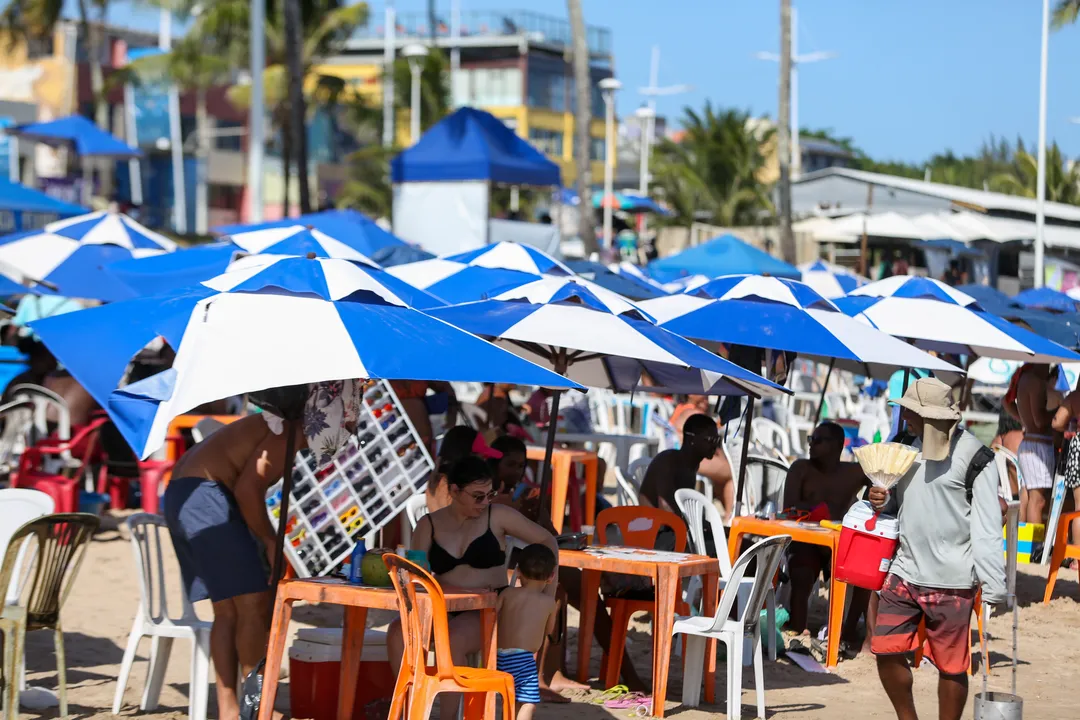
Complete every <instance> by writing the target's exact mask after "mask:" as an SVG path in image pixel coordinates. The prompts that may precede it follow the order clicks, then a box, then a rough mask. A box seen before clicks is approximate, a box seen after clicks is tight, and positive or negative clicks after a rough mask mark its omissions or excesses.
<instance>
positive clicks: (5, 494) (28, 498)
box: [0, 488, 55, 605]
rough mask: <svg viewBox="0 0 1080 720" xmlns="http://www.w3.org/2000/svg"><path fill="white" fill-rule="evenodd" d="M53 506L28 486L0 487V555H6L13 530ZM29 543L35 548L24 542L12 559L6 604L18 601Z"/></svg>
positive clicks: (49, 500)
mask: <svg viewBox="0 0 1080 720" xmlns="http://www.w3.org/2000/svg"><path fill="white" fill-rule="evenodd" d="M54 509H55V503H54V502H53V499H52V498H51V497H49V496H48V495H46V494H45V493H43V492H41V491H40V490H29V489H27V488H5V489H3V490H0V558H2V557H4V556H5V555H6V554H7V548H8V544H9V543H10V542H11V537H12V535H14V534H15V531H16V530H18V529H19V528H21V527H22V526H23V525H25V524H26V523H28V522H30V521H31V520H36V519H37V518H39V517H42V516H44V515H51V514H52V513H53V510H54ZM31 546H33V547H36V543H23V545H22V548H20V550H19V556H18V558H17V559H16V560H15V571H14V572H13V573H12V575H11V584H10V586H8V588H7V594H6V596H5V602H6V603H7V604H9V605H11V604H14V603H17V602H18V601H19V595H20V594H21V590H22V581H23V580H24V579H25V578H23V577H22V567H23V562H24V561H26V559H27V558H26V553H27V552H28V550H27V548H29V547H31ZM31 564H32V563H31Z"/></svg>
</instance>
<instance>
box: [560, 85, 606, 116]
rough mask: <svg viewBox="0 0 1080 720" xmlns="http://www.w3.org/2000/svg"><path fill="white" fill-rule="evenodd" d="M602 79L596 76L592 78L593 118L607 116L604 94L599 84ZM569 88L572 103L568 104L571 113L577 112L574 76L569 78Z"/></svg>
mask: <svg viewBox="0 0 1080 720" xmlns="http://www.w3.org/2000/svg"><path fill="white" fill-rule="evenodd" d="M605 77H606V76H605ZM601 79H602V78H601V77H598V76H596V75H593V76H592V93H591V96H592V114H593V117H597V118H602V117H604V114H605V108H604V93H602V92H601V91H600V85H599V84H598V83H599V82H600V80H601ZM566 84H567V88H568V89H569V95H570V102H569V103H568V105H569V107H570V111H571V112H575V108H577V90H576V88H577V83H576V82H575V81H574V78H573V76H570V77H568V78H567V83H566Z"/></svg>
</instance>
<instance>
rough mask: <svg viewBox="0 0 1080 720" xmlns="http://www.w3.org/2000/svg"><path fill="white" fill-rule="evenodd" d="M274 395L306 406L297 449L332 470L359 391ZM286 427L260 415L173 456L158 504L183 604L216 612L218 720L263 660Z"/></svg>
mask: <svg viewBox="0 0 1080 720" xmlns="http://www.w3.org/2000/svg"><path fill="white" fill-rule="evenodd" d="M273 392H278V391H270V393H273ZM270 393H268V394H270ZM281 393H282V395H283V396H284V395H285V394H293V395H294V396H295V397H296V398H298V400H297V402H303V404H304V405H303V422H301V423H298V424H297V426H296V428H297V430H296V437H295V438H294V441H295V446H296V447H297V448H300V447H304V446H305V445H306V447H307V448H308V449H310V450H311V452H312V453H314V455H315V459H316V463H317V465H318V466H319V467H321V466H323V465H325V464H326V463H328V462H330V459H331V458H332V457H333V456H334V455H336V454H337V453H338V452H339V451H340V450H341V449H342V448H343V447H344V445H345V443H346V442H347V441H348V439H349V436H350V434H351V433H352V432H354V431H355V429H356V423H357V417H358V411H359V407H360V401H361V400H360V398H361V395H362V385H361V382H360V381H358V380H357V381H353V380H345V381H340V380H339V381H334V382H325V383H317V384H313V385H309V386H297V387H296V388H283V389H281ZM286 427H288V426H287V425H286V423H285V422H284V421H283V420H282V419H281V418H280V417H278V416H277V415H275V414H273V413H272V412H269V411H265V410H264V411H263V412H261V413H257V414H253V415H249V416H247V417H243V418H240V419H239V420H237V421H235V422H232V423H229V424H228V425H225V426H224V427H222V428H221V429H220V430H217V431H215V432H214V433H213V434H211V435H210V436H209V437H207V438H206V439H205V440H203V441H202V442H200V443H198V444H196V445H195V446H194V447H193V448H191V449H190V450H188V451H187V452H186V453H184V454H183V455H182V456H181V457H180V460H179V461H177V463H176V466H175V467H174V468H173V472H172V479H171V480H170V481H169V484H168V486H167V487H166V489H165V495H164V498H163V504H164V514H165V522H166V524H167V525H168V528H169V535H170V536H171V537H172V542H173V549H174V550H175V551H176V558H177V560H178V561H179V565H180V573H181V575H182V577H183V582H184V587H185V589H186V590H187V594H188V597H189V598H190V599H191V601H192V602H197V601H199V600H206V599H209V600H210V602H211V604H212V606H213V609H214V624H213V626H212V628H211V630H210V657H211V658H212V659H213V661H214V671H215V672H216V673H217V684H216V688H217V699H218V714H219V717H220V718H223V720H235V719H236V718H238V717H239V715H240V706H239V703H238V700H237V696H236V686H237V680H238V678H237V675H236V668H237V664H239V665H240V671H241V673H243V677H246V676H247V675H248V673H250V672H251V671H252V669H253V668H254V667H255V666H256V665H257V664H258V663H259V661H260V660H262V659H263V658H264V657H266V644H267V640H268V637H269V633H270V607H271V604H270V585H269V580H270V572H271V568H272V567H273V561H274V557H273V554H274V547H275V543H276V539H277V532H276V531H275V529H274V526H273V525H272V524H271V522H270V518H269V515H268V514H267V512H266V492H267V489H268V488H269V487H270V486H271V485H273V484H274V483H276V482H277V481H278V480H280V479H281V477H282V474H283V473H284V470H285V451H286V445H287V440H288V438H287V437H286Z"/></svg>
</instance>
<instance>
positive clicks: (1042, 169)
mask: <svg viewBox="0 0 1080 720" xmlns="http://www.w3.org/2000/svg"><path fill="white" fill-rule="evenodd" d="M1049 45H1050V0H1043V12H1042V52H1041V55H1040V57H1039V156H1038V165H1037V167H1036V170H1035V287H1037V288H1040V287H1042V286H1043V285H1045V284H1046V272H1045V270H1044V264H1045V259H1044V254H1043V253H1044V248H1045V242H1046V238H1045V230H1044V227H1045V224H1046V62H1047V58H1046V56H1047V54H1048V49H1049Z"/></svg>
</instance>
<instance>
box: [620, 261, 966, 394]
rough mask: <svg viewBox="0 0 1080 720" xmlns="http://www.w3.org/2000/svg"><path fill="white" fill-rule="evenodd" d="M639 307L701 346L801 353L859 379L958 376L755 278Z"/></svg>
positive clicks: (795, 291)
mask: <svg viewBox="0 0 1080 720" xmlns="http://www.w3.org/2000/svg"><path fill="white" fill-rule="evenodd" d="M641 307H642V308H644V309H645V310H646V311H648V312H649V313H650V314H651V315H652V316H653V317H655V318H656V319H657V322H659V323H660V326H661V327H663V328H666V329H667V330H671V331H672V332H676V333H679V334H680V335H683V336H684V337H688V338H692V339H694V340H697V341H702V342H705V343H707V344H706V347H708V346H709V345H708V343H722V344H732V345H745V346H748V347H757V348H765V349H768V350H785V351H788V352H795V353H799V354H800V355H803V356H806V357H809V358H811V359H814V360H819V361H824V362H829V361H835V366H836V367H839V368H841V369H844V370H850V371H852V372H855V373H858V374H860V375H869V376H871V377H888V376H889V375H890V374H891V373H893V372H895V371H896V370H897V369H898V368H922V369H926V370H934V371H938V372H954V373H955V372H960V369H959V368H957V367H955V366H953V365H950V364H949V363H947V362H944V361H942V360H938V359H937V358H934V357H931V356H930V355H927V354H926V353H925V352H922V351H921V350H918V349H916V348H913V347H911V346H910V345H908V344H906V343H904V342H901V341H900V340H897V339H896V338H893V337H889V336H888V335H886V334H885V333H882V332H880V331H878V330H875V329H873V328H872V327H868V326H867V325H866V324H864V323H861V322H859V321H857V320H854V319H852V318H850V317H848V316H846V315H844V314H843V313H842V312H840V311H839V310H838V309H837V308H836V306H835V305H834V304H833V303H832V302H830V301H829V300H827V299H825V298H823V297H822V296H821V295H819V294H818V293H816V292H815V291H814V290H813V289H812V288H810V286H808V285H805V284H803V283H801V282H797V281H795V280H787V279H783V278H774V277H763V276H761V275H727V276H724V277H719V278H716V279H715V280H712V281H710V282H708V283H706V284H704V285H702V286H700V287H698V288H695V289H692V290H688V291H686V292H685V293H683V294H682V295H671V296H669V297H664V298H657V299H656V300H646V301H645V302H643V303H641Z"/></svg>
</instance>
